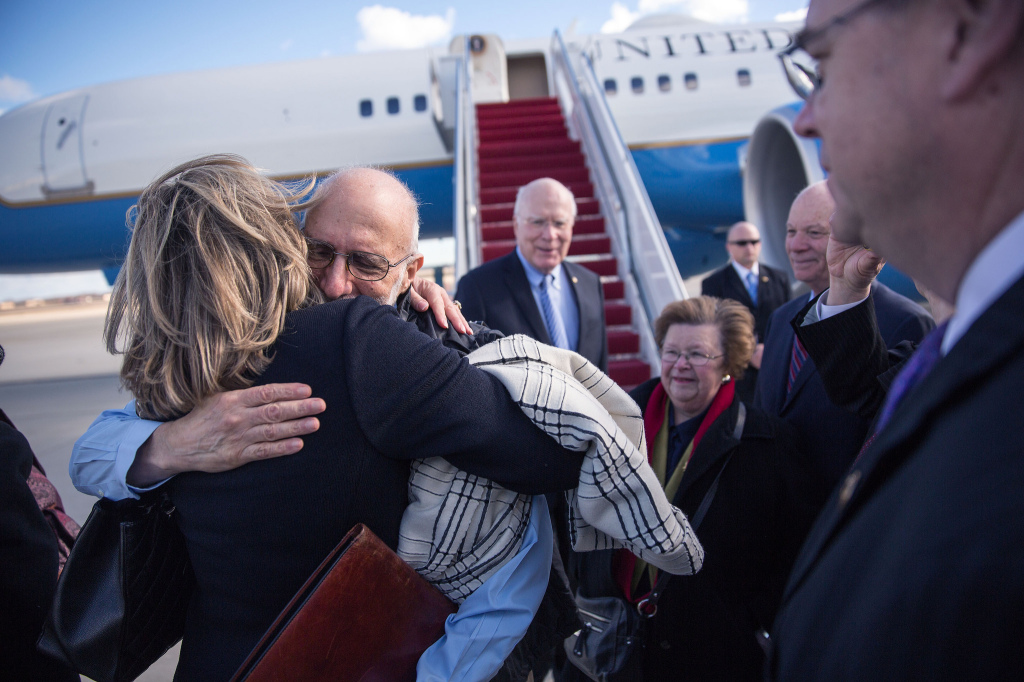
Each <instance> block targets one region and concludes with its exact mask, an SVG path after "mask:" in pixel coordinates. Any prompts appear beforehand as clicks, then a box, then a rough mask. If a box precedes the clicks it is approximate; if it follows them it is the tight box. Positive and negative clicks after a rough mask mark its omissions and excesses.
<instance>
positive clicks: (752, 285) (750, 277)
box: [747, 272, 757, 305]
mask: <svg viewBox="0 0 1024 682" xmlns="http://www.w3.org/2000/svg"><path fill="white" fill-rule="evenodd" d="M747 292H748V293H749V294H750V300H751V301H753V302H754V305H757V275H755V274H754V273H753V272H748V273H747Z"/></svg>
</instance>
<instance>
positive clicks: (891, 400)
mask: <svg viewBox="0 0 1024 682" xmlns="http://www.w3.org/2000/svg"><path fill="white" fill-rule="evenodd" d="M948 324H949V322H948V321H947V322H943V323H942V324H940V325H939V326H938V327H936V328H935V329H933V330H932V331H931V332H930V333H929V334H928V336H926V337H924V340H923V341H922V342H921V345H920V346H918V347H917V350H916V351H915V352H914V354H913V355H912V356H911V357H910V360H908V361H907V364H906V366H905V367H904V368H903V369H901V370H900V373H899V374H897V375H896V378H895V379H894V380H893V382H892V386H890V387H889V395H888V396H886V398H885V406H883V407H882V416H880V417H879V418H878V426H877V427H876V428H875V433H878V432H880V431H881V430H882V429H883V428H885V425H886V424H888V423H889V420H890V419H892V414H893V412H895V411H896V407H897V406H898V405H899V404H900V401H902V400H903V398H904V397H905V396H906V395H907V393H910V390H911V389H912V388H914V387H915V386H917V385H918V384H919V383H921V380H922V379H924V378H925V377H926V376H927V375H928V372H930V371H931V370H932V367H934V366H935V363H936V362H938V361H939V358H941V357H942V337H943V336H945V334H946V326H947V325H948Z"/></svg>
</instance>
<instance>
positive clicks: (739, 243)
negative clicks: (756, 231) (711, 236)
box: [726, 239, 761, 246]
mask: <svg viewBox="0 0 1024 682" xmlns="http://www.w3.org/2000/svg"><path fill="white" fill-rule="evenodd" d="M726 243H727V244H732V245H733V246H757V245H758V244H760V243H761V240H760V239H736V240H735V241H731V242H726Z"/></svg>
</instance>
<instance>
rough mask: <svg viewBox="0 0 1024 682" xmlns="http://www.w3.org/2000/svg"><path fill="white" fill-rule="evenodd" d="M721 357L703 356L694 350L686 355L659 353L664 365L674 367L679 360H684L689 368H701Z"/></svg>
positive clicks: (673, 352) (675, 352) (670, 351)
mask: <svg viewBox="0 0 1024 682" xmlns="http://www.w3.org/2000/svg"><path fill="white" fill-rule="evenodd" d="M720 357H722V356H721V355H705V354H704V353H698V352H697V351H695V350H691V351H689V352H686V353H680V352H679V351H677V350H663V351H661V361H662V362H663V363H665V364H666V365H674V364H676V363H677V362H679V358H686V364H688V365H690V367H703V366H705V365H706V364H708V363H709V362H711V361H712V360H717V359H718V358H720Z"/></svg>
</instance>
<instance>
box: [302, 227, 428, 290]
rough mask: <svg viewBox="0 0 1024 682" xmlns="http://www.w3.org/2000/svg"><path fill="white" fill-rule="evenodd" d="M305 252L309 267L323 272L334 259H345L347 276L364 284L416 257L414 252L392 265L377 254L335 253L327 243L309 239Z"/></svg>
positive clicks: (361, 252)
mask: <svg viewBox="0 0 1024 682" xmlns="http://www.w3.org/2000/svg"><path fill="white" fill-rule="evenodd" d="M306 250H307V256H306V258H307V260H308V261H309V267H311V268H313V269H314V270H323V269H325V268H329V267H331V265H332V264H333V263H334V259H335V258H336V257H338V256H341V257H343V258H344V259H345V267H346V268H347V269H348V272H349V274H350V275H352V276H353V277H355V278H356V279H361V280H363V281H364V282H379V281H380V280H382V279H384V278H385V277H387V276H388V273H389V272H391V268H397V267H398V266H399V265H401V264H402V263H404V262H405V261H407V260H409V259H410V258H412V257H413V256H415V255H416V253H415V252H414V253H410V254H409V255H408V256H406V257H405V258H403V259H402V260H400V261H398V262H397V263H392V262H390V261H388V259H387V258H385V257H384V256H381V255H380V254H377V253H369V252H366V251H352V252H351V253H342V252H341V251H335V250H334V247H333V246H331V245H330V244H328V243H327V242H322V241H320V240H319V239H310V238H309V237H306Z"/></svg>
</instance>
